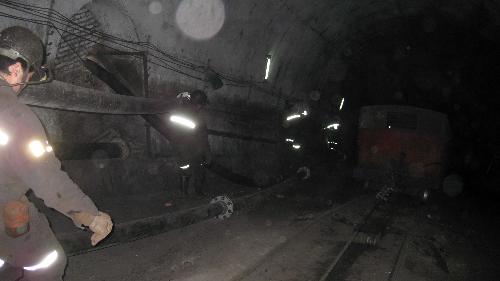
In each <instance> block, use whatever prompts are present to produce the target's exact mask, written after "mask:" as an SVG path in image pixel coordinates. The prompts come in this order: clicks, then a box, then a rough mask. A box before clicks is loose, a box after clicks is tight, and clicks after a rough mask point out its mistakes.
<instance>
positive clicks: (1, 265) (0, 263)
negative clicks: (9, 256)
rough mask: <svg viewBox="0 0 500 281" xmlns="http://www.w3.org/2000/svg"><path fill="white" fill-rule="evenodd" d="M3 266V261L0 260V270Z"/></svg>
mask: <svg viewBox="0 0 500 281" xmlns="http://www.w3.org/2000/svg"><path fill="white" fill-rule="evenodd" d="M4 264H5V261H4V260H2V259H0V268H2V267H3V265H4Z"/></svg>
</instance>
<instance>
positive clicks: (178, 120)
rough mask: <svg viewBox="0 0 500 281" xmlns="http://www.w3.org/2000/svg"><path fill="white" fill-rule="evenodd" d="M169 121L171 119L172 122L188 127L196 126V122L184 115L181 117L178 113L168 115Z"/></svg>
mask: <svg viewBox="0 0 500 281" xmlns="http://www.w3.org/2000/svg"><path fill="white" fill-rule="evenodd" d="M170 121H172V122H173V123H177V124H179V125H182V126H185V127H188V128H190V129H194V128H196V124H195V123H194V122H193V121H191V120H189V119H188V118H186V117H182V116H179V115H172V116H170Z"/></svg>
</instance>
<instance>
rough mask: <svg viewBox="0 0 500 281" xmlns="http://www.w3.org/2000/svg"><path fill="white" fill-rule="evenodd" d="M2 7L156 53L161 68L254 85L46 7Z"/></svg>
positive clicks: (7, 3)
mask: <svg viewBox="0 0 500 281" xmlns="http://www.w3.org/2000/svg"><path fill="white" fill-rule="evenodd" d="M0 5H2V6H4V7H7V8H10V9H13V10H16V11H18V12H22V13H26V14H29V15H32V16H35V17H38V18H42V19H44V20H45V21H40V20H38V21H36V22H35V23H37V24H42V25H48V26H50V27H52V28H54V29H57V30H58V31H61V28H60V27H56V24H59V25H63V26H65V27H66V29H65V30H64V31H63V32H66V33H70V32H69V29H70V28H72V29H74V30H75V31H76V32H82V33H84V34H85V35H87V36H90V37H94V38H97V39H99V40H104V41H107V42H110V43H113V44H116V45H118V46H121V47H124V48H126V49H129V50H133V51H142V50H141V49H137V48H134V47H132V46H130V45H135V46H140V47H145V48H146V49H148V50H149V51H153V52H156V53H158V54H160V55H161V56H162V57H161V56H159V55H157V54H154V53H151V54H150V55H151V56H152V57H153V58H155V59H157V60H160V61H161V62H162V63H163V64H162V63H157V62H152V64H154V65H157V66H160V67H165V66H166V65H168V64H173V65H176V66H178V67H184V68H188V69H189V70H190V71H194V72H198V73H205V71H206V69H209V70H211V71H213V72H214V73H215V74H217V75H218V76H219V77H220V78H222V79H224V80H227V81H230V82H233V83H236V84H239V86H241V87H248V86H252V84H253V83H254V82H253V81H246V80H244V79H238V78H235V77H231V76H229V75H227V74H223V73H220V72H217V71H215V70H214V69H212V68H210V67H207V66H202V65H196V64H194V63H191V62H189V61H187V60H184V59H181V58H179V57H176V56H173V55H170V54H168V53H166V52H165V51H163V50H161V49H160V48H159V47H158V46H156V45H154V44H152V43H150V42H143V41H133V40H126V39H123V38H120V37H117V36H114V35H110V34H107V33H104V32H101V31H97V30H93V29H90V28H88V27H86V26H82V25H80V24H78V23H76V22H75V21H73V20H71V19H69V18H67V17H66V16H64V15H63V14H61V13H60V12H58V11H57V10H55V9H53V8H45V7H41V6H36V5H30V4H25V3H16V2H13V1H9V0H2V1H1V2H0ZM17 19H21V17H19V18H17ZM30 22H34V21H30ZM59 34H60V32H59ZM72 35H74V36H77V37H79V38H83V39H85V40H88V41H91V42H94V43H95V41H92V40H90V39H89V38H87V37H82V36H79V35H77V34H74V33H72ZM61 38H62V36H61ZM101 45H102V44H101ZM108 47H109V46H108ZM167 69H169V70H174V69H172V68H171V67H167ZM176 72H178V73H180V74H187V73H185V72H182V71H176ZM187 76H189V77H192V78H193V76H194V75H190V74H188V75H187ZM194 77H196V76H194ZM196 78H197V79H200V78H199V77H196ZM202 80H203V79H202Z"/></svg>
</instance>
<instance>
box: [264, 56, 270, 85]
mask: <svg viewBox="0 0 500 281" xmlns="http://www.w3.org/2000/svg"><path fill="white" fill-rule="evenodd" d="M266 61H267V62H266V76H265V77H264V79H265V80H267V79H268V78H269V69H270V68H271V56H267V58H266Z"/></svg>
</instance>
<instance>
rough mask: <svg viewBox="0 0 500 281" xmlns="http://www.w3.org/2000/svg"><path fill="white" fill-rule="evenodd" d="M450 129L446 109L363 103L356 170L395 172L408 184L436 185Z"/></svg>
mask: <svg viewBox="0 0 500 281" xmlns="http://www.w3.org/2000/svg"><path fill="white" fill-rule="evenodd" d="M449 131H450V130H449V124H448V118H447V116H446V115H445V114H443V113H439V112H435V111H432V110H427V109H422V108H416V107H411V106H397V105H376V106H365V107H362V108H361V112H360V116H359V132H358V169H357V173H356V174H357V175H358V176H361V177H364V178H374V177H376V178H380V177H383V176H387V175H389V174H394V172H395V173H396V174H398V175H400V177H401V179H402V182H406V183H407V184H406V185H407V186H408V185H413V184H414V183H418V185H420V186H419V189H420V188H421V187H422V186H421V185H422V184H425V185H426V186H425V187H423V188H425V189H427V188H436V187H437V184H438V183H439V182H440V181H441V178H442V174H443V170H444V168H445V165H444V164H445V160H446V150H447V149H446V148H447V145H448V141H449V138H450V137H449V136H450V133H449ZM412 183H413V184H412ZM429 185H432V186H429ZM413 187H415V186H414V185H413ZM412 189H414V188H412ZM411 193H413V192H411Z"/></svg>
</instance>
